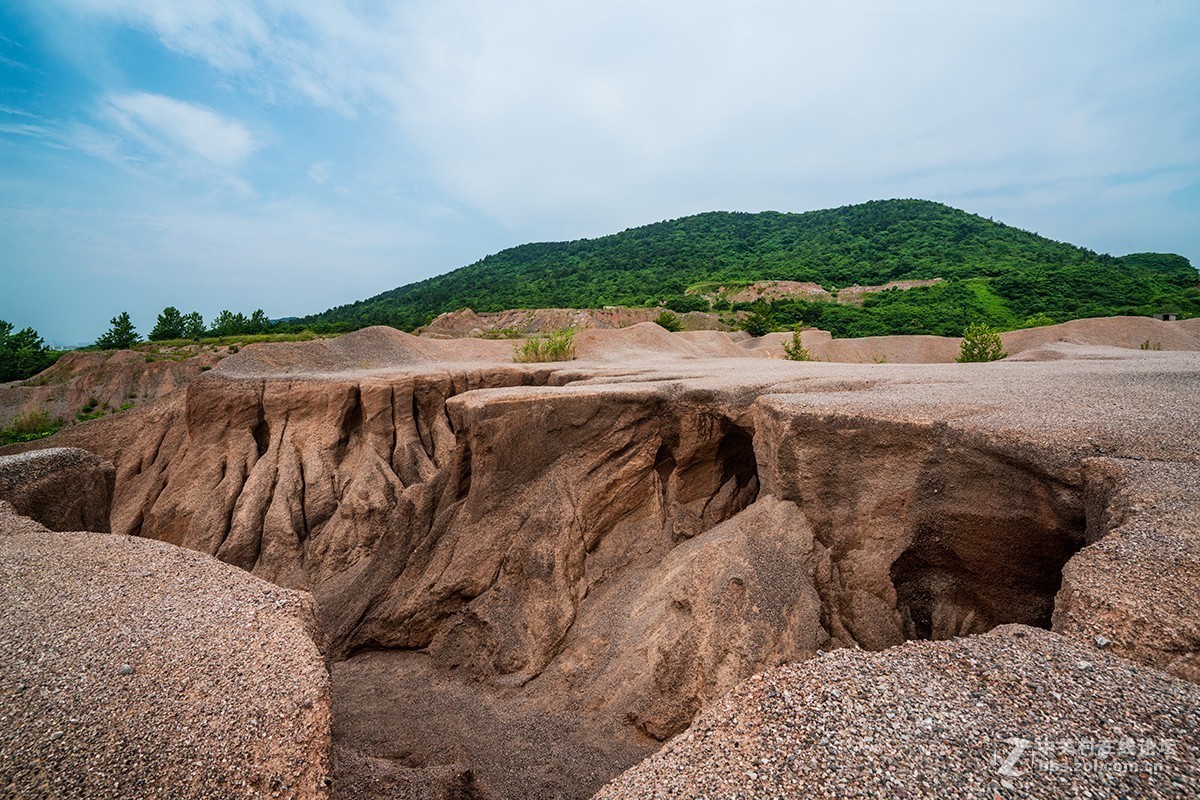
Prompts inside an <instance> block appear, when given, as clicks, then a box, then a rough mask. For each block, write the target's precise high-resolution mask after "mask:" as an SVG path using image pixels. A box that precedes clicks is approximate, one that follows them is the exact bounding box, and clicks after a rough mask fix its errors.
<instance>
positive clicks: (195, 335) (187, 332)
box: [179, 311, 204, 339]
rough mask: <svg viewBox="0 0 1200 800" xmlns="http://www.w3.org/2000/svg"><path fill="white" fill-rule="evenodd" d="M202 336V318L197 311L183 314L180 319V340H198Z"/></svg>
mask: <svg viewBox="0 0 1200 800" xmlns="http://www.w3.org/2000/svg"><path fill="white" fill-rule="evenodd" d="M202 336H204V317H202V316H200V312H199V311H193V312H192V313H190V314H184V315H183V319H182V327H181V333H180V337H179V338H181V339H199V338H201V337H202Z"/></svg>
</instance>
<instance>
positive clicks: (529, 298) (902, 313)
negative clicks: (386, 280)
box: [303, 200, 1200, 336]
mask: <svg viewBox="0 0 1200 800" xmlns="http://www.w3.org/2000/svg"><path fill="white" fill-rule="evenodd" d="M921 278H943V279H945V282H944V283H941V284H938V285H935V286H931V287H928V288H919V289H910V290H907V291H889V292H883V293H880V294H876V295H871V296H868V297H867V298H866V300H865V302H864V303H863V305H862V306H861V307H860V306H844V305H838V304H835V303H827V302H807V301H804V300H780V301H776V302H775V303H772V304H770V306H769V307H767V308H765V309H759V311H760V312H761V313H764V314H765V315H767V316H768V318H769V319H770V320H771V322H772V323H773V324H774V325H775V326H776V327H787V326H790V325H794V324H797V323H800V322H803V323H806V324H813V325H819V326H820V327H823V328H826V329H828V330H831V331H832V332H833V333H834V335H840V336H862V335H873V334H884V333H936V334H942V335H957V334H958V333H960V332H961V331H962V329H963V328H964V327H965V326H966V324H969V323H971V322H975V321H982V322H987V323H989V324H992V325H995V326H998V327H1001V328H1015V327H1020V326H1022V325H1024V324H1027V323H1029V322H1030V321H1031V320H1032V321H1033V322H1042V323H1045V322H1047V321H1053V322H1062V321H1065V320H1068V319H1076V318H1080V317H1094V316H1112V315H1117V314H1151V313H1158V312H1163V311H1169V312H1173V313H1177V314H1180V315H1182V316H1193V315H1197V314H1200V290H1198V289H1197V279H1198V276H1197V272H1196V270H1195V269H1194V268H1193V267H1192V266H1191V264H1190V263H1189V262H1188V260H1187V259H1185V258H1183V257H1181V256H1177V255H1170V254H1159V253H1139V254H1134V255H1128V256H1124V257H1120V258H1117V257H1113V256H1110V255H1104V254H1098V253H1095V252H1093V251H1091V250H1088V249H1086V248H1082V247H1076V246H1074V245H1070V244H1065V243H1062V242H1056V241H1052V240H1050V239H1046V238H1044V237H1041V236H1038V235H1036V234H1033V233H1029V232H1027V231H1022V230H1019V229H1017V228H1012V227H1009V226H1007V225H1004V224H1002V223H998V222H994V221H992V220H989V219H984V218H983V217H980V216H977V215H974V214H969V213H967V212H965V211H960V210H958V209H954V208H950V207H949V206H946V205H942V204H940V203H934V202H930V201H926V200H881V201H873V202H869V203H863V204H860V205H852V206H844V207H842V208H836V209H829V210H823V211H810V212H807V213H803V214H789V213H779V212H774V211H766V212H762V213H757V214H751V213H741V212H710V213H705V214H697V215H695V216H690V217H683V218H681V219H675V220H669V221H665V222H658V223H655V224H652V225H646V226H644V227H640V228H632V229H629V230H626V231H623V232H621V233H617V234H613V235H610V236H603V237H600V238H597V239H581V240H578V241H573V242H548V243H538V244H526V245H521V246H520V247H514V248H511V249H508V250H504V251H501V252H499V253H496V254H494V255H490V256H488V257H486V258H484V259H482V260H480V261H477V262H476V263H474V264H471V265H469V266H466V267H462V268H461V269H457V270H454V271H453V272H450V273H447V274H445V275H439V276H437V277H434V278H429V279H427V280H424V281H420V282H418V283H412V284H409V285H407V286H402V287H400V288H397V289H393V290H391V291H388V292H384V293H382V294H379V295H376V296H375V297H372V298H369V299H367V300H362V301H359V302H357V303H353V304H350V305H346V306H340V307H337V308H333V309H330V310H328V311H325V312H323V313H321V314H317V315H314V316H312V317H308V318H306V319H305V320H303V322H305V323H308V324H319V323H324V324H341V325H345V326H347V327H351V328H358V327H363V326H365V325H377V324H383V325H392V326H395V327H397V328H401V329H405V330H411V329H413V328H415V327H418V326H420V325H423V324H425V323H427V322H429V321H430V320H431V319H432V318H433V317H434V316H436V315H437V314H440V313H442V312H445V311H453V310H454V309H457V308H462V307H470V308H473V309H475V310H476V311H499V310H503V309H507V308H547V307H574V308H594V307H600V306H605V305H645V304H658V303H663V304H666V305H667V306H669V307H672V308H675V309H676V310H702V309H707V308H708V303H707V301H704V300H702V299H701V298H699V297H697V296H696V295H694V294H692V295H689V294H687V291H688V289H689V288H690V287H695V286H696V285H698V284H705V283H724V284H736V283H743V284H744V283H748V282H753V281H764V280H793V281H812V282H815V283H819V284H821V285H823V286H825V287H826V288H827V289H831V290H833V289H836V288H838V287H845V286H850V285H853V284H859V285H864V286H866V285H879V284H883V283H886V282H888V281H893V280H906V279H921ZM719 305H720V304H719Z"/></svg>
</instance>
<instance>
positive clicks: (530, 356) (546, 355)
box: [513, 328, 575, 364]
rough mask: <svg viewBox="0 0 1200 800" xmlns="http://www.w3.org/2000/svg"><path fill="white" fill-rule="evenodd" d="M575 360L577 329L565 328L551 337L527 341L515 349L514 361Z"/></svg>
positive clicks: (526, 362) (525, 362) (523, 362)
mask: <svg viewBox="0 0 1200 800" xmlns="http://www.w3.org/2000/svg"><path fill="white" fill-rule="evenodd" d="M573 358H575V329H574V328H564V329H563V330H561V331H555V332H554V333H552V334H550V335H549V336H540V337H536V338H532V339H526V340H525V341H524V342H521V343H519V344H517V345H516V346H515V347H514V348H513V361H517V362H520V363H522V364H528V363H532V362H536V361H570V360H571V359H573Z"/></svg>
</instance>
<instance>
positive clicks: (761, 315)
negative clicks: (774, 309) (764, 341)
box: [741, 303, 775, 337]
mask: <svg viewBox="0 0 1200 800" xmlns="http://www.w3.org/2000/svg"><path fill="white" fill-rule="evenodd" d="M741 328H742V330H744V331H745V332H746V333H748V334H750V335H751V336H756V337H757V336H765V335H766V334H768V333H770V332H771V331H772V330H773V329H774V328H775V320H774V319H773V317H772V315H771V309H770V308H769V307H768V306H767V304H766V303H755V304H754V307H753V308H751V309H750V311H749V313H747V314H746V318H745V319H743V320H742V323H741Z"/></svg>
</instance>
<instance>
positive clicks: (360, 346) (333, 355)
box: [217, 325, 513, 378]
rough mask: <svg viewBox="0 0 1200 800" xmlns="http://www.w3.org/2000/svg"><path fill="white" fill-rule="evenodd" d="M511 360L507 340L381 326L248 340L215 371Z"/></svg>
mask: <svg viewBox="0 0 1200 800" xmlns="http://www.w3.org/2000/svg"><path fill="white" fill-rule="evenodd" d="M512 360H513V343H512V342H510V341H485V340H465V341H454V342H439V341H436V340H432V339H426V338H421V337H417V336H413V335H412V334H410V333H404V332H403V331H398V330H396V329H395V328H389V327H387V326H384V325H377V326H375V327H371V328H363V329H362V330H358V331H354V332H353V333H347V334H345V335H344V336H338V337H336V338H333V339H315V340H313V341H308V342H279V343H261V344H252V345H249V346H247V347H245V348H244V349H243V350H242V351H241V352H240V353H238V354H237V355H235V356H231V357H230V358H229V359H227V360H226V361H225V362H223V363H222V364H221V366H220V368H219V369H218V370H217V371H218V372H219V373H220V374H222V375H225V376H227V377H238V378H257V377H264V376H272V375H273V376H282V375H290V376H295V377H298V378H299V377H314V376H321V375H335V374H339V373H347V372H371V371H394V370H413V369H418V368H421V367H422V366H425V365H429V364H434V363H437V362H442V361H445V362H472V361H493V362H495V361H500V362H504V361H507V362H511V361H512Z"/></svg>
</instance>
